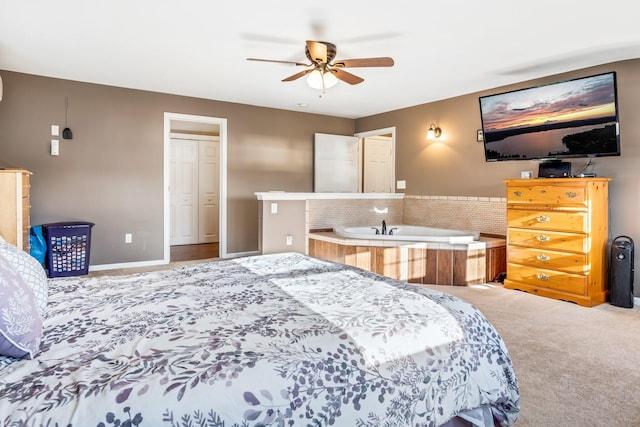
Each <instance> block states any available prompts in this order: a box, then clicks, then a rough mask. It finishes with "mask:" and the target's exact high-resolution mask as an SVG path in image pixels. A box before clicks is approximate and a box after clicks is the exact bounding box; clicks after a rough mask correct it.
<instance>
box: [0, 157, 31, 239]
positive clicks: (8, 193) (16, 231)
mask: <svg viewBox="0 0 640 427" xmlns="http://www.w3.org/2000/svg"><path fill="white" fill-rule="evenodd" d="M30 175H31V172H29V171H26V170H24V169H1V170H0V204H1V205H2V209H0V236H2V238H3V239H4V240H6V241H7V242H9V243H12V244H14V245H16V246H17V247H19V248H22V249H24V250H25V251H29V228H30V227H31V222H30V212H29V211H30V208H31V205H30V202H29V187H30V184H29V177H30Z"/></svg>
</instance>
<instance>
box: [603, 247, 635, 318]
mask: <svg viewBox="0 0 640 427" xmlns="http://www.w3.org/2000/svg"><path fill="white" fill-rule="evenodd" d="M633 270H634V268H633V240H632V239H631V238H630V237H627V236H618V237H616V238H615V239H613V242H612V243H611V261H610V262H609V292H610V295H609V302H610V303H611V304H613V305H617V306H618V307H625V308H633Z"/></svg>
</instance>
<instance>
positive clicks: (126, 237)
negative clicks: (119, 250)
mask: <svg viewBox="0 0 640 427" xmlns="http://www.w3.org/2000/svg"><path fill="white" fill-rule="evenodd" d="M124 242H125V243H131V242H133V236H132V235H131V233H127V234H125V235H124Z"/></svg>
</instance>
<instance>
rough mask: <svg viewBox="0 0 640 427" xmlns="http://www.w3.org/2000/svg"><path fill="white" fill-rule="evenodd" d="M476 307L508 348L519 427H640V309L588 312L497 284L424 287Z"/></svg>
mask: <svg viewBox="0 0 640 427" xmlns="http://www.w3.org/2000/svg"><path fill="white" fill-rule="evenodd" d="M427 287H428V288H431V289H438V290H442V291H444V292H447V293H450V294H453V295H456V296H458V297H461V298H462V299H464V300H466V301H468V302H470V303H471V304H473V305H475V306H476V307H478V308H479V309H480V310H481V311H482V312H483V313H484V314H485V316H486V317H487V318H488V319H489V321H490V322H491V323H492V324H493V325H494V326H495V327H496V329H497V330H498V332H500V334H501V335H502V337H503V339H504V341H505V342H506V344H507V348H508V349H509V353H510V355H511V359H512V360H513V363H514V365H515V368H516V375H517V377H518V383H519V387H520V406H521V413H520V417H519V418H518V421H517V422H516V426H517V427H521V426H535V427H545V426H559V427H560V426H562V427H565V426H567V427H568V426H580V427H587V426H594V427H599V426H607V427H614V426H620V427H631V426H640V309H639V308H638V307H637V306H636V308H633V309H628V308H620V307H615V306H613V305H611V304H602V305H599V306H596V307H593V308H585V307H581V306H578V305H576V304H572V303H568V302H564V301H556V300H553V299H549V298H544V297H540V296H535V295H531V294H527V293H524V292H519V291H512V290H508V289H504V288H502V287H501V286H498V285H492V284H489V285H481V286H473V287H458V286H446V287H443V286H435V285H430V286H427Z"/></svg>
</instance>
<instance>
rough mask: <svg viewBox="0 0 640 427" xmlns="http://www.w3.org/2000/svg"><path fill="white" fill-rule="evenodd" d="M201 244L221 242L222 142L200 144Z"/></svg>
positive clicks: (201, 142)
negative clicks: (220, 153) (220, 156)
mask: <svg viewBox="0 0 640 427" xmlns="http://www.w3.org/2000/svg"><path fill="white" fill-rule="evenodd" d="M199 144H200V146H199V151H200V156H199V165H198V170H199V184H200V185H199V191H198V193H199V194H198V197H199V203H198V205H199V214H200V215H199V224H198V225H199V227H198V228H199V238H198V241H199V243H214V242H218V241H219V236H218V230H219V229H220V208H219V206H220V194H219V188H220V178H219V177H220V173H219V171H220V167H219V165H220V160H219V152H220V142H219V141H200V142H199Z"/></svg>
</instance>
